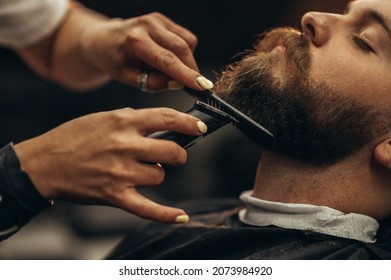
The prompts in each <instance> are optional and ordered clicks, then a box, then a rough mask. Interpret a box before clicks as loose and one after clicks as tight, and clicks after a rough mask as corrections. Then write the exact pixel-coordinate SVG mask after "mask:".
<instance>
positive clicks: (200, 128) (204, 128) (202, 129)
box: [197, 121, 208, 134]
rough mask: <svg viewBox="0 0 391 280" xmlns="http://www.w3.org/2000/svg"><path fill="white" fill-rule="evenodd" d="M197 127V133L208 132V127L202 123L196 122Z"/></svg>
mask: <svg viewBox="0 0 391 280" xmlns="http://www.w3.org/2000/svg"><path fill="white" fill-rule="evenodd" d="M197 127H198V131H199V132H201V133H202V134H204V133H206V132H207V131H208V127H207V126H206V124H205V123H204V122H202V121H198V122H197Z"/></svg>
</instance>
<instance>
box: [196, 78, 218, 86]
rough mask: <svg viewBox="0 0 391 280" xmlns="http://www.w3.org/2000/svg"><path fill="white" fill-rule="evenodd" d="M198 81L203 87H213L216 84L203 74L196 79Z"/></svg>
mask: <svg viewBox="0 0 391 280" xmlns="http://www.w3.org/2000/svg"><path fill="white" fill-rule="evenodd" d="M196 82H197V84H198V85H199V86H200V87H202V88H204V89H211V88H213V86H214V85H213V83H212V82H211V81H209V80H208V79H207V78H205V77H201V76H200V77H198V78H197V79H196Z"/></svg>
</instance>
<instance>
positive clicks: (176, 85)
mask: <svg viewBox="0 0 391 280" xmlns="http://www.w3.org/2000/svg"><path fill="white" fill-rule="evenodd" d="M167 87H168V89H170V90H180V89H183V85H182V84H181V83H180V82H178V81H175V80H171V81H168V83H167Z"/></svg>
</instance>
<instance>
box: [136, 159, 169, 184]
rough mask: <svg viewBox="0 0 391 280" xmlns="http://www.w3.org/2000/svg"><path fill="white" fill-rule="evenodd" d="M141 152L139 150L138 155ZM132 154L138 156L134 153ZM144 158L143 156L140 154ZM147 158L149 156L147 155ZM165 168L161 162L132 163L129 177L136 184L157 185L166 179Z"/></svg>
mask: <svg viewBox="0 0 391 280" xmlns="http://www.w3.org/2000/svg"><path fill="white" fill-rule="evenodd" d="M138 154H139V152H137V155H138ZM132 156H136V155H135V154H134V153H132ZM139 157H140V158H142V156H139ZM145 158H147V157H145ZM142 160H143V161H148V162H157V161H152V160H151V161H149V160H144V158H142ZM164 175H165V172H164V169H163V168H162V167H161V165H160V164H156V163H155V164H148V163H142V162H136V163H134V162H133V163H132V165H131V168H130V169H129V177H130V180H131V181H132V183H133V184H134V185H136V186H157V185H160V184H161V183H162V182H163V180H164Z"/></svg>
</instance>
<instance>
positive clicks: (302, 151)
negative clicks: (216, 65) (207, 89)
mask: <svg viewBox="0 0 391 280" xmlns="http://www.w3.org/2000/svg"><path fill="white" fill-rule="evenodd" d="M277 46H283V47H284V48H285V52H284V53H285V54H284V53H282V52H278V51H273V50H276V49H275V47H277ZM310 69H311V55H310V51H309V42H308V41H307V39H306V38H305V37H304V36H303V35H302V34H301V33H300V32H299V31H297V30H294V29H291V28H277V29H274V30H272V31H269V32H267V33H265V34H263V36H262V38H261V39H260V40H259V41H258V42H257V43H256V45H255V50H254V51H252V52H250V53H247V54H245V56H244V57H243V58H242V59H241V60H240V61H238V62H236V63H233V64H231V65H229V66H228V67H227V69H226V70H225V71H223V72H222V74H221V75H220V77H219V78H218V81H217V83H216V86H215V88H214V90H213V91H214V93H216V94H217V95H219V96H220V97H221V98H223V99H224V100H225V101H227V102H228V103H230V104H231V105H232V106H234V107H235V108H237V109H238V110H240V111H241V112H243V113H244V114H246V115H248V116H249V117H250V118H252V119H253V120H255V121H256V122H258V123H259V124H260V125H262V126H264V127H265V128H266V129H268V130H269V131H270V132H272V133H273V134H274V136H275V139H276V146H275V150H274V152H276V153H279V154H281V155H283V156H287V157H290V158H293V159H295V160H299V161H302V162H306V163H310V164H313V165H317V166H319V165H323V166H324V165H329V164H333V163H336V162H338V161H340V160H342V159H344V158H346V157H348V156H349V155H351V154H353V153H354V152H356V151H358V150H359V149H360V148H362V147H363V146H364V145H365V144H367V143H369V142H370V141H371V140H373V138H374V137H376V136H378V135H379V134H381V133H382V132H384V129H385V128H386V127H387V126H389V124H388V123H387V122H386V121H384V120H385V119H387V118H384V116H385V114H387V113H386V112H381V111H380V110H379V109H377V108H375V107H374V106H370V105H367V104H363V103H362V102H360V101H359V100H357V99H356V98H354V97H352V96H349V97H347V96H346V95H344V94H343V93H340V92H333V91H332V90H331V89H330V88H329V87H328V86H327V85H325V84H321V83H317V82H316V81H314V80H312V79H311V78H310ZM258 144H260V145H262V143H258Z"/></svg>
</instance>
